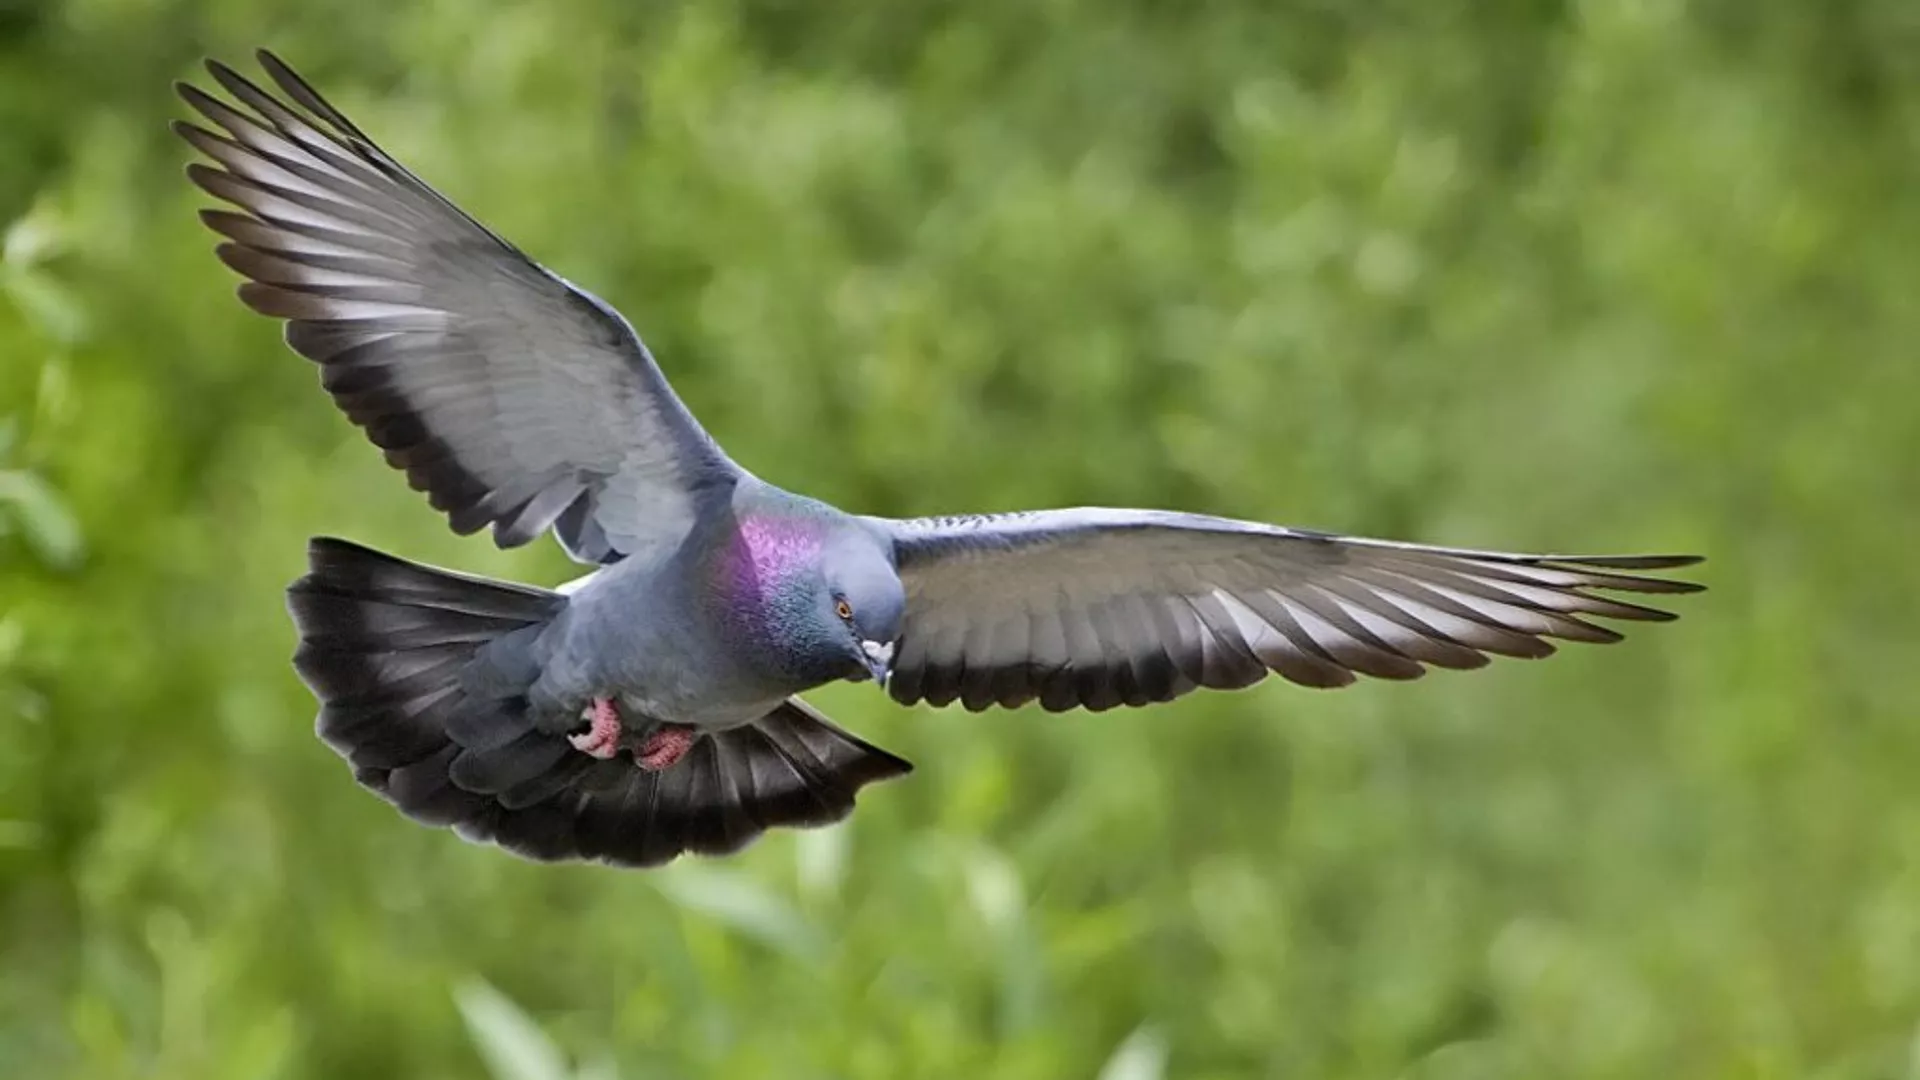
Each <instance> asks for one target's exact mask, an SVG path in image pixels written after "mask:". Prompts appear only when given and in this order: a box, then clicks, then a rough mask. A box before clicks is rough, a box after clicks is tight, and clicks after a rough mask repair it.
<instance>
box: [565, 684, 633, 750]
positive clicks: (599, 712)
mask: <svg viewBox="0 0 1920 1080" xmlns="http://www.w3.org/2000/svg"><path fill="white" fill-rule="evenodd" d="M580 719H582V720H585V721H586V722H587V723H588V724H589V725H591V726H590V727H588V728H587V730H585V731H583V732H581V733H580V734H578V735H569V736H567V741H568V742H570V743H572V744H573V748H574V749H575V750H578V751H580V752H581V753H583V754H586V755H588V756H590V757H597V758H600V759H601V760H603V761H604V760H606V759H607V758H610V757H612V756H613V755H615V754H617V753H619V752H620V708H619V706H617V705H615V704H614V703H613V699H612V698H594V699H593V704H591V705H588V706H587V707H586V708H585V709H584V710H582V711H581V713H580Z"/></svg>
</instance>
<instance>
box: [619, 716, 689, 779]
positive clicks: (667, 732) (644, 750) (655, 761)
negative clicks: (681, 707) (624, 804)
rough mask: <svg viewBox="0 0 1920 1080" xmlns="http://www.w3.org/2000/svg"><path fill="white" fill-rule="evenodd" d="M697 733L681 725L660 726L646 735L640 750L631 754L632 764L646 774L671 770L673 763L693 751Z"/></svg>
mask: <svg viewBox="0 0 1920 1080" xmlns="http://www.w3.org/2000/svg"><path fill="white" fill-rule="evenodd" d="M699 737H700V735H699V733H698V732H696V731H694V730H693V729H692V728H690V727H685V726H683V725H681V724H661V725H660V726H659V727H657V728H654V729H653V730H652V731H651V732H649V733H648V734H647V737H646V740H645V741H643V742H642V743H641V744H640V749H638V750H635V751H634V752H633V763H634V764H635V765H638V766H640V767H641V768H642V769H645V770H646V771H648V772H659V771H661V770H662V769H671V768H673V766H674V763H675V762H677V761H679V760H680V759H681V758H683V757H686V756H687V751H689V750H691V749H693V743H694V740H695V739H698V738H699Z"/></svg>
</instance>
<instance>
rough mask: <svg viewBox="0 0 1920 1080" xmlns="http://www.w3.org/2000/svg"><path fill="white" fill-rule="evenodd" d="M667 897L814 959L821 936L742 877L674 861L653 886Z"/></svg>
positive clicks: (783, 903)
mask: <svg viewBox="0 0 1920 1080" xmlns="http://www.w3.org/2000/svg"><path fill="white" fill-rule="evenodd" d="M655 884H656V886H657V887H658V888H659V889H660V892H661V893H662V894H664V895H665V896H666V898H667V899H669V900H671V901H673V902H674V903H675V904H678V905H679V906H680V907H682V908H685V909H687V910H689V911H695V912H698V913H700V914H701V915H705V916H707V917H709V918H712V919H714V920H716V921H718V922H721V923H724V924H725V925H727V926H729V927H732V928H733V929H735V930H738V931H739V932H741V933H743V934H746V935H747V936H748V937H751V938H754V939H756V940H758V941H761V942H763V943H765V944H767V945H770V946H772V947H773V948H775V949H778V950H780V951H782V952H784V953H787V954H788V955H790V956H794V957H797V958H800V959H804V960H817V959H818V958H819V957H820V955H821V953H822V952H823V951H824V948H825V946H824V943H823V942H822V941H821V938H820V934H819V932H818V931H816V930H815V929H814V928H813V926H812V925H811V924H810V923H808V922H807V920H806V918H805V917H804V916H803V915H801V914H800V912H799V911H798V910H797V909H795V908H794V907H793V905H791V904H789V903H787V902H786V901H785V900H784V899H782V898H781V897H779V896H777V895H775V894H774V893H773V892H772V891H771V890H770V889H768V888H766V887H765V886H763V885H761V884H760V883H759V882H758V881H755V880H754V879H753V878H751V877H748V876H747V875H746V874H742V873H737V872H734V871H728V870H714V869H710V868H708V867H704V866H695V865H692V864H689V863H679V864H676V865H675V866H673V867H672V868H670V869H669V870H667V871H666V872H664V873H662V874H661V875H660V876H659V879H658V880H657V881H656V882H655Z"/></svg>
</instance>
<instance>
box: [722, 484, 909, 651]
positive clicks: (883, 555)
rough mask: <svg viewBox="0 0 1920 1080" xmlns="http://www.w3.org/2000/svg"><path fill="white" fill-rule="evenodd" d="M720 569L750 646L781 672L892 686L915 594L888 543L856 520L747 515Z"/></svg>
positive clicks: (734, 618)
mask: <svg viewBox="0 0 1920 1080" xmlns="http://www.w3.org/2000/svg"><path fill="white" fill-rule="evenodd" d="M716 570H717V576H718V581H717V585H718V589H717V592H718V593H719V594H720V597H721V599H722V602H723V603H725V604H726V605H727V608H728V611H729V613H730V615H731V617H730V618H729V620H728V621H729V622H730V623H731V624H732V625H733V627H734V628H735V631H736V633H737V634H738V635H739V636H740V637H741V639H742V640H741V641H740V644H742V645H745V646H747V647H748V648H749V649H750V650H751V652H752V653H754V654H757V655H759V656H762V657H764V658H766V661H767V664H768V666H769V667H770V668H771V669H772V670H773V673H775V674H778V675H780V676H783V677H786V678H790V679H793V680H795V681H796V682H798V683H801V684H803V685H818V684H819V683H823V682H831V681H833V680H835V679H852V680H855V681H863V680H866V679H873V680H876V681H877V682H880V683H882V684H884V683H885V682H886V680H887V676H888V674H889V673H890V671H891V669H892V665H893V654H894V645H895V643H896V642H897V641H898V640H899V638H900V626H901V622H902V619H903V616H904V613H905V610H906V590H905V589H904V588H903V587H902V586H901V584H900V577H899V575H898V574H897V573H896V572H895V571H894V566H893V558H892V554H891V551H890V548H889V547H888V545H887V543H886V542H885V541H884V540H883V539H882V538H880V537H878V536H875V535H874V534H873V533H871V532H869V531H867V530H866V529H864V528H862V527H861V526H860V525H858V524H857V523H855V522H853V521H848V520H841V521H834V520H831V519H825V518H822V517H818V516H814V515H808V514H799V515H795V514H753V515H745V516H742V517H741V518H740V519H739V522H738V529H737V531H736V532H735V534H734V536H733V538H732V539H731V541H730V542H729V543H727V544H726V545H724V546H723V547H722V549H721V553H720V558H719V559H718V560H717V564H716Z"/></svg>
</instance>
